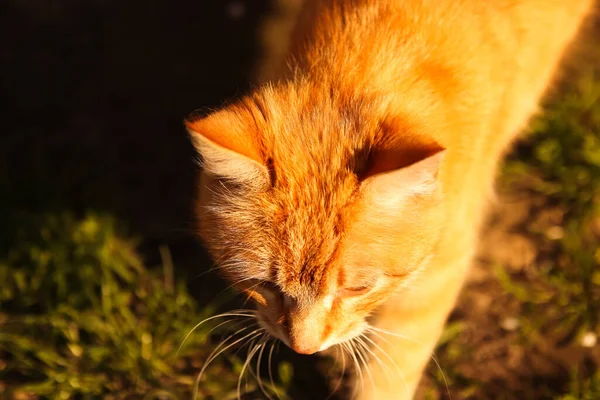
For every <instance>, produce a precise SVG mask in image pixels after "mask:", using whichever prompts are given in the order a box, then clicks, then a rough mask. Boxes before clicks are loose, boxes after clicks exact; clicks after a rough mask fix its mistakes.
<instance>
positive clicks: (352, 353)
mask: <svg viewBox="0 0 600 400" xmlns="http://www.w3.org/2000/svg"><path fill="white" fill-rule="evenodd" d="M342 344H343V345H345V347H346V348H347V349H348V353H349V354H350V357H352V360H353V361H354V366H355V367H356V372H357V373H358V380H359V381H360V385H361V387H362V389H363V391H364V388H365V381H364V378H363V374H362V370H361V368H360V364H359V362H358V359H357V358H356V355H355V354H354V348H353V346H352V340H350V341H348V342H345V343H342ZM357 391H358V387H356V386H355V388H354V392H353V393H352V397H355V396H356V392H357Z"/></svg>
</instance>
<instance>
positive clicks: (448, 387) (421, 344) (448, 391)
mask: <svg viewBox="0 0 600 400" xmlns="http://www.w3.org/2000/svg"><path fill="white" fill-rule="evenodd" d="M367 331H369V332H372V333H374V334H376V335H377V336H379V337H380V338H381V339H383V340H385V341H387V342H388V343H389V341H388V340H387V339H385V338H384V337H383V336H381V335H378V334H377V333H379V332H380V333H385V334H387V335H390V336H394V337H397V338H400V339H404V340H407V341H410V342H413V343H415V344H418V345H420V346H425V343H423V342H421V341H419V340H416V339H413V338H410V337H408V336H405V335H402V334H399V333H396V332H390V331H387V330H385V329H381V328H376V327H374V326H369V327H368V328H367ZM430 357H431V359H432V360H433V362H434V363H435V365H436V366H437V368H438V370H439V371H440V373H441V374H442V379H443V380H444V385H445V386H446V393H447V394H448V397H449V398H450V399H452V393H450V385H448V380H447V379H446V374H445V373H444V370H443V369H442V366H441V365H440V363H439V361H438V359H437V358H436V356H435V353H434V352H433V351H432V352H431V354H430Z"/></svg>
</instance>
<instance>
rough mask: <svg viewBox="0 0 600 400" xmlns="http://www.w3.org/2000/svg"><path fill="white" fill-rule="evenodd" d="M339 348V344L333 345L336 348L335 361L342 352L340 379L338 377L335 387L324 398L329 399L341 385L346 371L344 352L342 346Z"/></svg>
mask: <svg viewBox="0 0 600 400" xmlns="http://www.w3.org/2000/svg"><path fill="white" fill-rule="evenodd" d="M340 348H341V346H335V349H336V357H335V358H336V361H337V359H338V358H339V355H340V353H341V354H342V373H341V375H340V379H338V382H337V384H336V385H335V388H334V389H333V391H332V392H331V394H329V396H328V397H327V398H326V399H325V400H329V399H331V397H332V396H333V395H334V394H335V393H336V392H337V391H338V390H339V388H340V386H342V382H343V381H344V374H345V373H346V354H344V350H343V348H342V350H340Z"/></svg>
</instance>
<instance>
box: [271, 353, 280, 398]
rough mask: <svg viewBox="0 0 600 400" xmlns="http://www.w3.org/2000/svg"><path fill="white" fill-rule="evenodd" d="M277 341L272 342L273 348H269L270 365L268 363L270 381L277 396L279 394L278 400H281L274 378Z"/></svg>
mask: <svg viewBox="0 0 600 400" xmlns="http://www.w3.org/2000/svg"><path fill="white" fill-rule="evenodd" d="M275 343H277V342H273V343H271V349H270V350H269V365H268V371H269V381H270V382H271V387H273V389H274V391H275V396H277V399H278V400H281V397H280V396H279V391H278V390H275V381H274V380H273V369H272V361H273V349H274V348H275Z"/></svg>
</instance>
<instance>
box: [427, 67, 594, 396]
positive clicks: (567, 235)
mask: <svg viewBox="0 0 600 400" xmlns="http://www.w3.org/2000/svg"><path fill="white" fill-rule="evenodd" d="M501 187H502V191H504V192H514V193H519V194H520V196H521V197H523V196H525V197H528V198H531V199H532V204H533V203H535V205H532V207H531V209H530V212H531V214H530V215H529V217H528V218H527V221H526V223H525V226H523V227H521V229H522V231H523V232H522V233H523V234H525V235H526V236H528V237H530V238H531V239H533V241H534V243H536V246H537V247H538V249H537V252H538V254H537V258H536V260H535V262H534V265H533V268H529V269H528V270H527V271H525V272H523V271H520V272H514V271H512V272H511V271H510V270H508V269H506V268H505V267H504V266H502V265H498V266H497V267H496V268H495V269H494V273H495V274H496V278H495V279H496V281H497V282H498V283H499V284H500V287H501V292H503V293H504V294H506V295H508V296H510V297H511V299H512V300H511V301H512V302H513V303H516V304H517V308H518V309H519V310H520V315H519V319H518V328H517V335H512V336H510V335H509V334H507V335H506V337H508V338H509V339H508V340H510V341H511V342H510V344H509V345H507V346H505V347H506V348H505V350H506V349H509V348H512V349H517V351H519V352H530V353H531V354H536V355H537V354H542V355H543V356H545V357H546V356H547V357H548V358H552V357H554V353H556V354H559V353H560V354H562V353H565V354H567V353H569V352H571V353H573V354H577V356H574V357H573V361H571V362H569V363H564V364H563V365H561V368H562V369H563V370H564V369H567V370H568V371H567V372H564V373H559V374H558V375H549V376H544V375H543V373H542V372H539V374H538V372H537V371H535V370H532V371H531V372H532V375H531V376H528V377H525V378H523V377H522V378H523V383H522V385H521V386H522V393H521V394H519V398H531V399H538V398H544V399H546V398H547V399H561V400H567V399H568V400H575V399H578V400H592V399H598V398H600V372H598V367H599V364H598V362H599V361H600V360H599V359H598V358H597V351H594V349H591V348H587V347H588V346H589V344H588V346H584V337H585V336H586V335H587V336H588V337H589V336H591V337H594V336H596V337H597V336H600V327H599V322H600V321H599V320H598V317H599V315H600V268H598V267H599V265H600V74H599V72H598V71H594V70H587V71H583V72H579V73H578V74H577V75H576V77H575V78H574V79H572V80H570V81H569V82H567V83H566V84H565V85H564V86H563V87H562V88H561V90H560V91H559V93H558V94H556V95H555V96H553V97H552V98H551V99H550V100H549V101H548V102H547V104H546V105H545V107H544V113H543V114H542V115H541V116H540V117H538V118H536V119H535V120H534V121H533V122H532V124H531V128H530V132H529V134H528V135H527V136H526V137H525V139H524V140H522V141H520V142H519V144H518V145H517V147H516V148H515V150H514V151H513V152H512V154H511V155H510V156H509V158H508V160H507V162H506V164H505V166H504V169H503V172H502V177H501ZM549 210H554V211H555V212H558V213H559V214H560V223H559V225H552V224H550V225H548V223H544V217H543V213H544V212H548V211H549ZM594 225H595V228H594ZM467 290H468V289H467ZM501 294H502V293H500V295H501ZM467 318H468V317H467ZM463 322H465V321H461V320H460V319H459V320H457V321H454V322H453V323H452V324H450V325H449V326H448V328H447V329H446V335H449V336H451V337H452V338H455V339H456V338H460V335H461V331H460V327H462V326H463V325H464V324H463ZM466 322H468V321H466ZM457 328H458V329H457ZM482 329H485V328H482ZM466 342H467V341H466V340H464V341H461V340H456V341H452V340H442V341H440V343H439V345H438V350H437V353H438V357H439V358H440V361H441V364H442V366H443V369H444V371H445V373H446V379H447V380H448V381H449V383H450V386H451V387H452V388H453V392H454V395H455V397H458V398H475V399H487V398H490V399H491V398H493V399H512V398H515V397H514V396H515V393H514V391H513V390H514V389H511V388H509V385H503V384H502V382H500V383H499V382H483V381H480V380H478V379H477V376H475V377H474V376H473V374H472V373H471V374H462V373H461V372H460V371H461V367H460V366H461V365H464V364H465V363H469V362H470V354H471V352H472V350H473V349H472V348H469V346H468V345H466V344H465V343H466ZM549 343H550V345H548V344H549ZM594 347H595V348H596V350H597V348H598V345H596V346H594ZM507 351H510V349H509V350H507ZM480 368H485V366H484V365H482V366H480ZM536 374H538V375H537V376H536ZM428 375H429V376H430V377H431V383H430V384H429V386H428V388H427V390H426V394H427V395H426V397H428V398H439V397H444V390H445V389H444V383H443V379H442V376H441V373H440V371H439V370H438V369H437V367H435V366H431V367H430V369H429V372H428ZM475 375H476V374H475ZM528 379H529V380H528Z"/></svg>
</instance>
